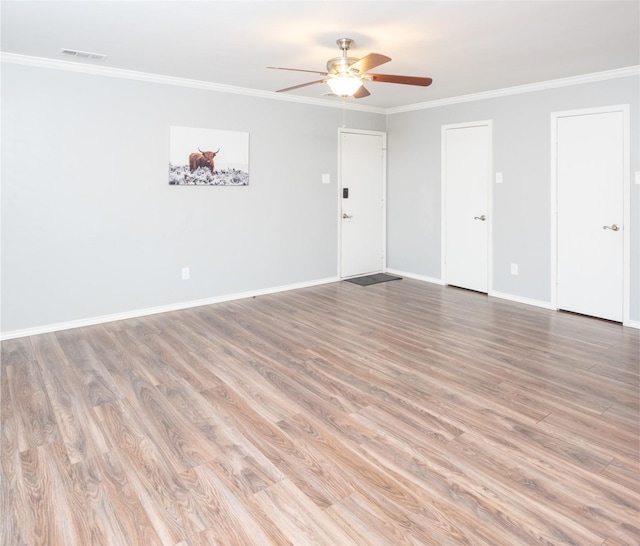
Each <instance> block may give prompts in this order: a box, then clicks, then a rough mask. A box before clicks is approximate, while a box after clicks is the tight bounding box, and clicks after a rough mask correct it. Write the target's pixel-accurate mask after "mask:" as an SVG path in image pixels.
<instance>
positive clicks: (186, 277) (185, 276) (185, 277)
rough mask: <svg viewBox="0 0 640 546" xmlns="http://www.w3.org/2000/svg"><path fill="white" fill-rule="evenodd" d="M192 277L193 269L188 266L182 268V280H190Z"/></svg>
mask: <svg viewBox="0 0 640 546" xmlns="http://www.w3.org/2000/svg"><path fill="white" fill-rule="evenodd" d="M190 278H191V271H190V270H189V268H188V267H183V268H182V280H183V281H186V280H189V279H190Z"/></svg>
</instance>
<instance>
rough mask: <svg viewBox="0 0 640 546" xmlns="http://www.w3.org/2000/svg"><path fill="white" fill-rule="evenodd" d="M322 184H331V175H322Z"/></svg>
mask: <svg viewBox="0 0 640 546" xmlns="http://www.w3.org/2000/svg"><path fill="white" fill-rule="evenodd" d="M322 183H323V184H331V175H330V174H328V173H324V174H323V175H322Z"/></svg>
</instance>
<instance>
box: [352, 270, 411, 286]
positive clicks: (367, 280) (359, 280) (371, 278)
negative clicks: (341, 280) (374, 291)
mask: <svg viewBox="0 0 640 546" xmlns="http://www.w3.org/2000/svg"><path fill="white" fill-rule="evenodd" d="M400 279H402V277H395V276H394V275H387V274H386V273H375V274H373V275H365V276H364V277H354V278H353V279H345V281H346V282H352V283H353V284H358V285H360V286H370V285H372V284H378V283H380V282H387V281H397V280H400Z"/></svg>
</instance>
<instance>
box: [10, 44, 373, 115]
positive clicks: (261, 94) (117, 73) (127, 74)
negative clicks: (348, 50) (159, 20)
mask: <svg viewBox="0 0 640 546" xmlns="http://www.w3.org/2000/svg"><path fill="white" fill-rule="evenodd" d="M0 62H2V63H7V64H19V65H23V66H34V67H38V68H49V69H52V70H64V71H67V72H78V73H81V74H91V75H94V76H105V77H108V78H120V79H124V80H135V81H142V82H149V83H160V84H164V85H173V86H177V87H188V88H191V89H203V90H205V91H216V92H218V93H229V94H232V95H246V96H250V97H258V98H262V99H270V100H279V101H284V102H297V103H302V104H310V105H313V106H323V107H326V108H340V109H342V108H346V109H347V110H357V111H360V112H371V113H374V114H384V113H385V109H384V108H377V107H374V106H365V105H360V104H353V103H345V102H343V101H340V102H338V101H336V102H332V101H328V100H323V99H314V98H310V97H300V96H296V95H282V94H280V93H276V92H275V91H261V90H259V89H250V88H248V87H238V86H234V85H225V84H221V83H212V82H206V81H202V80H191V79H188V78H176V77H173V76H163V75H162V74H152V73H150V72H138V71H136V70H125V69H122V68H112V67H108V66H96V65H90V64H82V63H80V62H73V61H63V60H59V59H46V58H44V57H32V56H30V55H20V54H18V53H7V52H0Z"/></svg>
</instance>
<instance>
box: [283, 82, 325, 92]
mask: <svg viewBox="0 0 640 546" xmlns="http://www.w3.org/2000/svg"><path fill="white" fill-rule="evenodd" d="M326 81H327V80H316V81H314V82H307V83H301V84H300V85H292V86H291V87H285V88H284V89H278V90H277V91H276V93H282V92H283V91H293V90H294V89H300V88H301V87H306V86H307V85H313V84H314V83H324V82H326Z"/></svg>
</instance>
